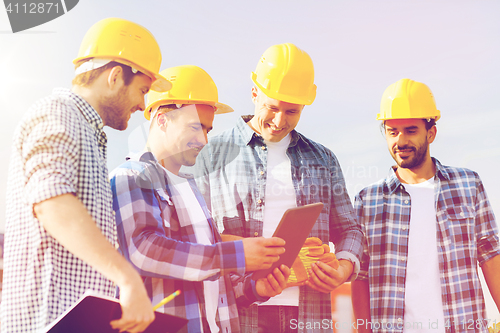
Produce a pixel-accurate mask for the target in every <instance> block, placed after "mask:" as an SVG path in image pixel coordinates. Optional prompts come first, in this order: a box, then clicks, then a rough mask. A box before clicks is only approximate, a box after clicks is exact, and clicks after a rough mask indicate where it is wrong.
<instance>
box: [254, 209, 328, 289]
mask: <svg viewBox="0 0 500 333" xmlns="http://www.w3.org/2000/svg"><path fill="white" fill-rule="evenodd" d="M322 209H323V203H321V202H317V203H314V204H309V205H305V206H301V207H296V208H290V209H288V210H287V211H285V213H284V214H283V217H282V218H281V221H280V223H279V224H278V226H277V227H276V230H275V231H274V234H273V236H275V237H279V238H283V239H284V240H285V242H286V244H285V253H283V254H282V255H281V256H280V259H279V260H278V261H276V262H275V263H274V264H273V265H272V266H271V268H268V269H262V270H260V271H255V272H254V273H253V275H252V279H254V280H258V279H261V278H263V277H266V276H267V275H268V274H269V273H271V272H272V271H273V270H274V269H275V268H276V267H279V266H281V264H284V265H286V266H288V267H292V265H293V262H294V261H295V258H297V255H298V254H299V252H300V249H301V248H302V245H304V242H305V241H306V239H307V236H309V233H310V232H311V229H312V227H313V226H314V223H316V220H317V219H318V216H319V213H321V210H322Z"/></svg>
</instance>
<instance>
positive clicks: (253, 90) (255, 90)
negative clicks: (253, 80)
mask: <svg viewBox="0 0 500 333" xmlns="http://www.w3.org/2000/svg"><path fill="white" fill-rule="evenodd" d="M258 95H259V89H257V87H256V86H253V87H252V102H253V103H254V104H255V103H256V101H257V96H258Z"/></svg>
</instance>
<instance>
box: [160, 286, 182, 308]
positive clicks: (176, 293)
mask: <svg viewBox="0 0 500 333" xmlns="http://www.w3.org/2000/svg"><path fill="white" fill-rule="evenodd" d="M180 294H181V291H180V290H176V291H175V292H173V293H172V294H171V295H169V296H167V297H165V298H164V299H163V300H162V301H161V302H160V303H158V304H156V305H155V306H154V307H153V311H156V310H158V308H159V307H160V306H162V305H165V304H167V303H168V302H170V301H171V300H173V299H174V297H175V296H179V295H180Z"/></svg>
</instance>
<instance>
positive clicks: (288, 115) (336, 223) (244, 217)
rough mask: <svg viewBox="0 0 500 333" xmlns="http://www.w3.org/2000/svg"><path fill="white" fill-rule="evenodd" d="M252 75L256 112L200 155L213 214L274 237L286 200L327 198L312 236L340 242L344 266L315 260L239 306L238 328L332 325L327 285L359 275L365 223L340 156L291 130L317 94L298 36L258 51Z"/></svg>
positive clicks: (231, 226) (252, 233)
mask: <svg viewBox="0 0 500 333" xmlns="http://www.w3.org/2000/svg"><path fill="white" fill-rule="evenodd" d="M252 80H253V82H254V84H255V85H254V87H253V88H252V100H253V102H254V104H255V114H254V116H244V117H242V118H240V119H238V122H237V124H236V126H235V127H234V128H232V129H230V130H228V131H225V132H223V133H221V134H220V135H217V136H214V137H212V138H211V139H210V140H209V143H208V145H207V146H205V148H204V149H203V150H202V153H201V154H200V156H199V157H198V160H197V162H196V166H195V167H196V169H197V172H198V173H199V177H197V180H199V186H200V189H201V191H202V193H203V194H204V196H205V197H206V198H207V200H210V201H211V208H212V214H213V216H214V219H215V221H216V222H217V223H218V224H219V225H221V226H223V228H224V231H223V233H224V234H228V235H236V236H240V237H250V238H251V237H257V236H264V237H268V236H270V235H272V234H273V232H274V230H275V228H276V226H277V224H278V222H279V221H280V219H281V216H282V215H283V213H284V212H285V210H286V209H288V208H292V207H297V206H303V205H306V204H310V203H315V202H323V203H324V204H325V205H324V208H323V211H322V212H321V214H320V217H319V218H318V220H317V222H316V224H315V226H314V227H313V229H312V231H311V234H310V236H311V237H317V238H319V242H320V243H321V242H322V243H326V244H328V242H330V241H332V242H333V243H335V249H336V252H337V253H336V254H337V257H338V259H339V262H340V267H338V266H337V267H333V266H331V265H328V264H325V263H323V262H320V261H318V262H316V263H314V264H312V265H311V268H310V270H309V272H308V273H309V280H308V281H307V283H306V284H305V285H302V286H294V287H290V288H287V289H285V290H284V292H283V293H281V294H280V295H279V296H278V297H273V298H271V299H269V298H262V299H260V300H259V301H260V302H258V304H253V305H252V306H250V307H249V308H244V307H239V314H240V322H241V324H242V331H244V332H257V331H258V330H259V332H260V331H262V332H289V331H300V332H302V331H308V332H312V331H322V332H332V321H331V319H332V317H331V300H330V291H332V290H333V289H334V288H336V287H337V286H339V285H340V284H342V283H343V282H345V281H347V280H349V279H352V278H354V277H356V274H357V271H358V269H359V260H360V258H361V254H362V233H361V228H360V226H359V225H358V224H357V222H356V219H355V215H354V210H353V208H352V204H351V201H350V199H349V197H348V194H347V190H346V188H345V182H344V178H343V175H342V171H341V169H340V165H339V162H338V161H337V158H336V157H335V155H334V154H333V153H332V152H331V151H330V150H329V149H328V148H326V147H324V146H322V145H320V144H318V143H316V142H314V141H312V140H310V139H308V138H306V137H305V136H303V135H302V134H300V133H298V132H297V131H295V130H294V128H295V126H296V125H297V123H298V122H299V119H300V117H301V114H302V112H303V108H304V105H310V104H312V103H313V101H314V98H315V96H316V85H315V84H314V67H313V63H312V60H311V58H310V57H309V55H308V54H307V53H306V52H304V51H303V50H301V49H299V48H298V47H297V46H295V45H293V44H279V45H274V46H272V47H270V48H269V49H268V50H267V51H265V52H264V54H263V55H262V57H261V58H260V60H259V63H258V64H257V69H256V71H255V72H254V73H252ZM304 112H305V111H304ZM309 112H314V111H312V110H311V111H309ZM251 278H252V277H251V275H245V276H244V277H242V278H241V279H240V282H241V281H243V282H245V281H248V280H249V279H251ZM318 325H320V326H321V327H318Z"/></svg>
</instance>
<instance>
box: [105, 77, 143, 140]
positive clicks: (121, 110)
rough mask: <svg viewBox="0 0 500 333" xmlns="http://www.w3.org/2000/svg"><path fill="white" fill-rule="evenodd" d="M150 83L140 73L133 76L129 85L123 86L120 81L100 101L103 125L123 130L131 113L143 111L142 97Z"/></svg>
mask: <svg viewBox="0 0 500 333" xmlns="http://www.w3.org/2000/svg"><path fill="white" fill-rule="evenodd" d="M151 81H152V80H151V78H150V77H149V76H146V75H144V74H142V73H138V74H136V75H134V78H133V79H132V82H131V83H130V84H129V85H125V84H124V83H123V80H121V82H120V83H118V84H119V85H120V86H119V87H117V89H115V91H114V92H113V93H112V94H111V95H110V96H105V97H103V98H102V99H101V101H100V108H101V110H102V111H103V112H101V113H102V115H101V116H102V118H103V122H104V124H105V125H106V126H109V127H111V128H114V129H117V130H120V131H123V130H125V129H126V128H127V126H128V121H129V120H130V116H131V115H132V113H134V112H135V111H137V110H140V111H144V109H145V107H146V106H145V102H144V96H145V95H146V94H147V93H148V91H149V88H150V87H151Z"/></svg>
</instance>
